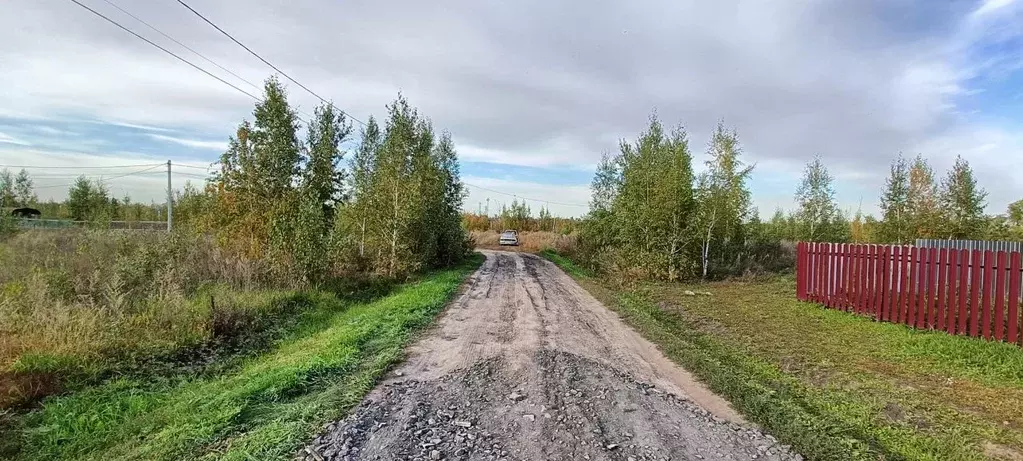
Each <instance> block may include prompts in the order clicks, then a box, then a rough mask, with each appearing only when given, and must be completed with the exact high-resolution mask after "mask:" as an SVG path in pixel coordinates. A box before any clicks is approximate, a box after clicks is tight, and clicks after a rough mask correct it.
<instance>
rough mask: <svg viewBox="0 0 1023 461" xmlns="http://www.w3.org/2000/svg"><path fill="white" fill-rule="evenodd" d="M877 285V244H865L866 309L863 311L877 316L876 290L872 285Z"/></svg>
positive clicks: (868, 314)
mask: <svg viewBox="0 0 1023 461" xmlns="http://www.w3.org/2000/svg"><path fill="white" fill-rule="evenodd" d="M876 285H877V245H867V289H866V293H867V309H866V311H865V312H864V314H866V315H867V316H870V317H877V303H875V302H874V301H875V300H876V299H877V292H876V291H874V287H875V286H876Z"/></svg>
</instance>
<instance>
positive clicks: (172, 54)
mask: <svg viewBox="0 0 1023 461" xmlns="http://www.w3.org/2000/svg"><path fill="white" fill-rule="evenodd" d="M70 1H71V2H72V3H74V4H76V5H78V6H80V7H82V8H84V9H86V10H88V11H89V12H90V13H92V14H94V15H96V16H99V17H100V18H103V19H104V20H106V21H107V22H109V23H111V24H113V25H115V26H117V27H118V28H119V29H121V30H123V31H125V32H127V33H129V34H132V35H134V36H135V37H136V38H138V39H139V40H142V41H144V42H146V43H148V44H150V45H152V46H154V47H156V48H158V49H159V50H160V51H163V52H164V53H167V54H169V55H171V56H173V57H175V58H177V60H179V61H181V62H183V63H185V64H188V65H189V66H191V67H192V68H194V69H195V70H198V71H199V72H202V73H204V74H206V75H209V76H210V77H213V78H215V79H217V81H219V82H220V83H223V84H225V85H227V86H229V87H231V88H234V89H235V91H238V92H239V93H242V94H244V95H246V96H248V97H250V98H252V99H254V100H256V101H262V99H260V98H258V97H256V96H254V95H252V93H249V92H248V91H245V90H243V89H241V88H238V87H237V86H235V85H234V84H233V83H231V82H229V81H227V80H224V79H222V78H220V77H218V76H216V75H214V74H213V73H211V72H210V71H208V70H206V69H203V68H202V67H199V66H197V65H195V64H193V63H192V62H191V61H189V60H187V59H185V58H182V57H181V56H178V55H177V54H175V53H174V52H173V51H170V50H168V49H166V48H164V47H162V46H160V45H157V44H156V43H155V42H153V41H152V40H149V39H148V38H145V37H143V36H141V35H139V34H138V33H136V32H135V31H133V30H131V29H129V28H127V27H125V26H123V25H121V23H119V22H117V21H114V20H113V19H110V18H108V17H106V16H104V15H103V13H100V12H98V11H96V10H94V9H92V8H89V7H88V6H86V5H85V4H83V3H82V2H79V1H78V0H70Z"/></svg>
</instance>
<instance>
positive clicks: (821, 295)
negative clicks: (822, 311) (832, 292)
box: [814, 243, 824, 303]
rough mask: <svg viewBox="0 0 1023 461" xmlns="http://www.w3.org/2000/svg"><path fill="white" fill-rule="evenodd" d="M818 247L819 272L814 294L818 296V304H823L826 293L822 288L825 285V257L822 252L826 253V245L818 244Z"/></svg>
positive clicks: (816, 275) (817, 272)
mask: <svg viewBox="0 0 1023 461" xmlns="http://www.w3.org/2000/svg"><path fill="white" fill-rule="evenodd" d="M816 246H817V251H816V255H817V270H816V274H815V277H816V286H814V292H815V293H816V295H817V302H819V303H823V302H824V292H823V291H822V290H823V288H822V287H823V285H824V257H823V255H822V252H823V251H824V244H822V243H817V244H816Z"/></svg>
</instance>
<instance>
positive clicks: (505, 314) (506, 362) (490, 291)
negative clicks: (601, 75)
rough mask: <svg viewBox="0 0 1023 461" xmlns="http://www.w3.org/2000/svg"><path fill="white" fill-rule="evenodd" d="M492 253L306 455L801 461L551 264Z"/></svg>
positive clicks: (529, 257) (326, 457) (321, 457)
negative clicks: (385, 375)
mask: <svg viewBox="0 0 1023 461" xmlns="http://www.w3.org/2000/svg"><path fill="white" fill-rule="evenodd" d="M484 253H485V254H486V256H487V260H486V262H485V263H484V265H483V267H481V268H480V269H479V270H478V271H477V272H476V273H475V274H473V275H472V277H471V278H470V280H469V281H468V286H467V288H466V290H465V292H464V293H462V295H461V296H460V297H459V298H458V299H457V300H456V301H455V302H454V303H452V305H451V306H450V307H449V308H448V310H447V311H446V312H445V313H444V314H443V316H442V318H441V319H440V321H439V324H438V326H437V328H436V329H435V330H434V331H432V332H431V333H430V334H429V335H428V336H426V337H425V338H423V339H422V340H421V341H419V342H418V343H417V344H415V345H414V346H412V347H411V348H410V351H409V358H408V360H407V361H406V362H405V363H404V364H402V365H401V366H400V367H398V368H397V369H396V370H395V371H394V372H393V373H392V375H391V376H390V378H389V379H387V380H385V381H384V382H382V383H380V385H379V386H377V388H376V389H374V390H373V391H372V392H371V393H370V394H369V395H368V396H367V397H366V399H365V400H364V401H363V403H362V404H361V405H360V406H359V407H357V408H356V409H355V410H353V412H352V414H351V415H349V416H348V417H347V418H346V419H344V420H342V421H339V422H337V423H333V424H330V425H328V426H327V427H326V428H324V432H323V433H322V434H321V435H320V436H319V437H317V438H316V439H315V440H313V441H312V443H311V444H310V445H309V446H307V447H306V448H305V449H303V450H302V451H301V452H300V453H299V456H298V458H299V459H307V460H356V459H366V460H369V459H408V460H417V459H421V460H429V459H460V460H545V459H590V460H604V459H621V460H662V459H669V460H682V459H747V460H748V459H799V456H798V455H794V454H791V453H790V451H789V450H788V449H787V447H784V446H781V445H780V444H778V443H777V442H776V441H775V440H774V439H773V438H772V437H770V436H768V435H764V434H762V433H761V432H759V431H758V430H756V429H754V428H752V427H749V426H747V425H745V424H744V423H743V422H742V420H741V418H740V417H739V416H738V414H736V413H735V412H734V410H732V409H731V407H729V406H728V403H727V402H725V401H724V400H722V399H721V398H720V397H718V396H716V395H714V394H713V393H711V392H710V391H708V390H707V389H706V388H704V387H703V386H702V385H701V384H700V383H698V382H696V381H695V380H694V379H693V377H692V376H691V375H690V374H689V373H688V372H686V371H685V370H682V369H681V368H679V367H678V366H677V365H675V364H674V363H673V362H671V361H670V360H668V359H667V358H666V357H664V355H663V354H661V352H660V351H658V350H657V349H656V347H655V346H654V345H652V344H651V343H649V342H648V341H646V340H645V339H643V338H642V337H640V336H639V335H638V334H637V333H635V332H634V331H632V330H631V329H630V328H628V327H627V326H625V325H624V324H623V323H622V322H621V321H620V320H619V319H618V317H617V316H616V315H615V314H614V313H613V312H611V311H609V310H607V309H606V308H605V307H604V306H603V305H601V304H600V303H599V302H598V301H597V300H595V299H594V298H593V297H592V296H590V295H589V293H587V292H586V291H585V290H583V289H582V288H581V287H580V286H579V285H578V284H576V283H575V282H574V281H573V280H572V279H571V278H569V277H568V276H567V275H565V274H564V273H563V272H562V271H561V270H560V269H558V268H557V267H556V266H554V265H553V264H551V263H550V262H547V261H545V260H543V259H540V258H538V257H536V256H533V255H528V254H522V253H506V252H493V251H486V252H484Z"/></svg>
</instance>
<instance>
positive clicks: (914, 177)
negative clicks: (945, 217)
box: [907, 155, 941, 238]
mask: <svg viewBox="0 0 1023 461" xmlns="http://www.w3.org/2000/svg"><path fill="white" fill-rule="evenodd" d="M907 202H908V203H907V204H908V211H909V215H908V217H909V228H910V229H911V232H912V233H913V235H914V236H916V238H940V235H939V233H940V230H939V228H940V226H941V213H940V212H939V210H938V186H937V184H936V183H935V181H934V171H933V170H932V169H931V167H930V165H928V164H927V160H925V159H924V158H923V156H920V155H917V156H916V159H915V160H913V165H912V166H910V168H909V191H908V194H907Z"/></svg>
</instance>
